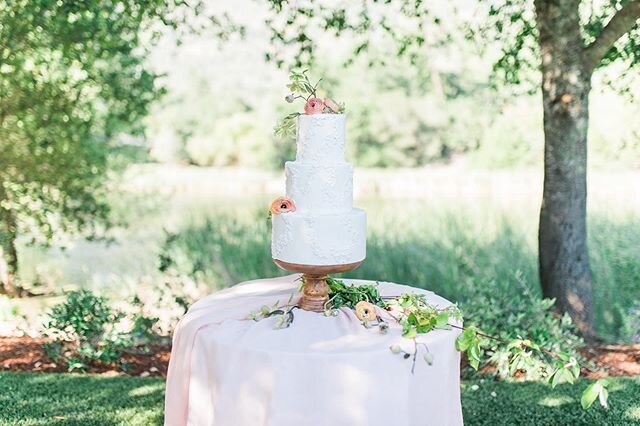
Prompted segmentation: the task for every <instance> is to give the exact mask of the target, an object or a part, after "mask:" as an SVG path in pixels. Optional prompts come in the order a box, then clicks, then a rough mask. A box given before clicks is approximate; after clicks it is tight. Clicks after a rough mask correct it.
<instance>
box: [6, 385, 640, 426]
mask: <svg viewBox="0 0 640 426" xmlns="http://www.w3.org/2000/svg"><path fill="white" fill-rule="evenodd" d="M587 384H588V381H586V380H582V381H581V382H580V383H579V384H578V385H576V386H575V387H572V386H570V385H562V386H559V387H558V388H557V389H555V390H552V389H551V388H550V387H549V386H546V385H544V384H540V383H504V382H489V381H477V380H476V381H466V382H464V384H463V389H462V405H463V410H464V418H465V424H467V425H513V424H517V425H567V424H571V425H616V426H617V425H632V424H640V399H638V397H637V395H638V394H640V378H637V377H636V378H617V379H614V383H613V384H612V385H611V386H610V391H611V394H610V400H611V407H610V409H609V410H604V409H602V408H600V407H592V408H591V409H590V410H589V411H586V412H585V411H582V409H581V408H580V405H579V396H580V394H581V392H582V390H583V389H584V387H586V386H587ZM474 385H477V386H474ZM493 395H495V396H493ZM163 396H164V381H163V380H162V379H157V378H144V379H143V378H137V377H101V376H90V375H73V374H32V373H0V425H3V426H4V425H12V426H13V425H101V426H108V425H155V424H161V422H162V409H163Z"/></svg>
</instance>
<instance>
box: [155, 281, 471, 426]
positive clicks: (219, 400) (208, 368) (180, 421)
mask: <svg viewBox="0 0 640 426" xmlns="http://www.w3.org/2000/svg"><path fill="white" fill-rule="evenodd" d="M345 282H346V283H347V284H362V283H368V284H371V283H372V282H370V281H361V280H350V279H345ZM299 284H300V282H299V275H290V276H286V277H280V278H273V279H263V280H255V281H248V282H245V283H241V284H238V285H236V286H233V287H231V288H228V289H225V290H223V291H220V292H217V293H215V294H212V295H210V296H208V297H206V298H204V299H202V300H200V301H198V302H197V303H195V304H194V305H193V306H192V307H191V308H190V309H189V311H188V312H187V314H186V315H185V316H184V318H183V319H182V320H181V321H180V323H179V324H178V327H177V328H176V331H175V333H174V337H173V348H172V351H171V360H170V363H169V371H168V375H167V388H166V400H165V425H168V426H181V425H215V426H227V425H228V426H262V425H268V426H271V425H273V426H305V425H309V426H322V425H327V426H330V425H331V426H341V425H344V426H359V425H362V426H377V425H384V426H402V425H460V424H462V410H461V406H460V371H459V370H460V355H459V353H458V352H457V351H456V350H455V348H454V341H455V339H456V337H457V336H458V334H459V331H458V330H456V329H453V330H434V331H432V332H430V333H428V334H426V335H422V336H419V337H418V341H419V342H421V343H424V344H426V346H427V347H428V349H429V351H430V352H431V354H432V355H433V363H432V365H429V364H427V363H426V362H425V361H424V359H423V354H424V352H425V349H424V347H423V346H422V345H419V346H418V348H419V352H418V356H417V358H416V359H417V361H416V365H415V370H414V372H413V373H412V371H411V370H412V357H410V358H409V359H405V358H404V357H403V356H402V355H401V354H393V353H392V352H391V351H390V350H389V347H390V346H391V345H400V347H402V349H403V350H405V351H407V352H409V353H413V351H414V342H413V340H410V339H405V338H403V337H402V336H401V329H400V327H399V326H398V325H397V324H395V323H394V322H393V321H390V322H389V325H390V327H389V330H388V332H387V333H386V334H381V333H380V332H379V331H378V329H377V328H370V329H367V328H365V327H363V326H362V324H361V322H360V321H359V320H358V319H357V318H356V317H355V315H354V313H353V311H351V310H350V309H341V310H340V311H339V312H338V315H337V316H325V315H324V314H321V313H320V314H319V313H314V312H307V311H302V310H299V309H296V310H294V314H295V318H294V321H293V323H292V324H291V326H290V327H289V328H285V329H275V328H274V323H275V321H276V319H275V318H267V319H263V320H260V321H253V320H248V319H247V317H248V314H250V313H251V312H252V311H255V310H258V309H260V307H261V306H263V305H269V306H272V305H273V304H274V303H275V302H279V303H280V304H285V303H287V302H288V301H289V300H290V297H291V295H292V294H294V297H296V296H295V295H297V294H298V287H299ZM378 285H379V287H378V288H379V291H380V293H381V294H382V295H383V296H394V295H399V294H401V293H407V292H414V293H418V292H419V293H424V294H425V295H426V298H427V300H428V301H429V303H431V304H433V305H436V306H439V307H445V306H448V305H450V304H451V303H450V302H448V301H447V300H445V299H443V298H442V297H440V296H438V295H436V294H434V293H433V292H429V291H425V290H420V289H417V288H413V287H408V286H404V285H399V284H393V283H386V282H379V283H378ZM294 300H295V299H294Z"/></svg>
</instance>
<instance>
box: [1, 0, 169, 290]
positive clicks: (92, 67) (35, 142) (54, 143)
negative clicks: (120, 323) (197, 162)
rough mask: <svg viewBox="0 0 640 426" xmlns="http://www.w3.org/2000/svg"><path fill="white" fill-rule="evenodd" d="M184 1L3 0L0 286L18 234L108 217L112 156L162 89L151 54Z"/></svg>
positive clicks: (39, 239)
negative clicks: (149, 62)
mask: <svg viewBox="0 0 640 426" xmlns="http://www.w3.org/2000/svg"><path fill="white" fill-rule="evenodd" d="M180 4H181V2H176V3H175V4H174V3H172V2H169V3H167V2H164V1H153V0H151V1H143V2H139V1H118V2H102V1H87V2H61V1H38V2H33V1H27V0H25V1H2V2H0V236H1V238H0V240H1V241H2V256H0V264H2V265H3V266H2V267H0V270H3V274H2V277H1V278H2V285H1V286H0V292H2V293H7V294H10V295H14V296H15V295H19V294H21V293H23V291H22V289H21V288H20V286H19V284H18V283H16V274H17V270H18V251H17V249H16V240H17V238H18V237H19V236H24V237H26V238H28V239H29V240H30V241H31V242H35V243H44V244H48V243H51V242H52V241H53V240H55V239H56V238H57V237H60V236H61V235H68V234H69V233H75V232H82V233H83V234H85V235H88V236H94V235H96V232H98V231H99V230H100V229H101V228H102V227H104V226H105V225H106V224H107V223H108V211H109V207H108V204H107V203H106V200H105V198H104V193H105V187H104V184H105V176H106V171H107V162H108V161H107V153H108V150H109V148H110V146H113V142H114V140H115V138H116V137H117V136H118V135H120V134H123V133H126V134H130V135H135V134H141V132H142V130H143V126H142V122H141V119H142V117H144V116H146V114H147V112H148V109H149V106H150V104H151V102H152V101H154V100H155V99H157V95H158V94H159V93H160V91H159V87H157V86H156V85H155V84H154V81H155V77H156V76H155V74H154V73H153V72H152V71H150V70H149V69H148V67H147V66H146V63H145V58H146V56H147V54H148V50H149V48H150V47H151V44H150V42H151V41H152V40H153V38H154V37H155V36H157V34H158V32H157V31H158V28H154V27H153V25H157V22H160V21H161V22H163V23H164V24H165V25H167V26H172V25H173V26H175V25H176V24H177V22H179V20H180V19H181V18H179V17H178V18H177V19H176V18H172V14H175V13H176V12H177V9H178V5H180Z"/></svg>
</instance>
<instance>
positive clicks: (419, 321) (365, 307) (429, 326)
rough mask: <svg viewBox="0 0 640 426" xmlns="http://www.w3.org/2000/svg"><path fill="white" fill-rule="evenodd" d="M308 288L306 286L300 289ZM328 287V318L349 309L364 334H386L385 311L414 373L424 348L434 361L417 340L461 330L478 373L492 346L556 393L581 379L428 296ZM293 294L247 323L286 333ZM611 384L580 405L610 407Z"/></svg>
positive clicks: (573, 367)
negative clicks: (265, 323)
mask: <svg viewBox="0 0 640 426" xmlns="http://www.w3.org/2000/svg"><path fill="white" fill-rule="evenodd" d="M302 284H304V283H302ZM327 284H328V285H329V300H328V301H327V303H326V304H325V315H326V316H336V315H338V309H340V308H348V309H351V310H353V311H354V312H355V314H356V316H357V317H358V319H360V320H361V321H362V324H363V326H364V327H366V328H373V327H378V329H379V331H380V332H381V333H386V332H387V330H388V328H389V325H388V323H387V322H386V321H385V320H384V319H383V318H382V317H381V316H380V315H378V311H377V310H378V309H383V310H385V311H386V312H387V313H388V314H389V316H390V317H391V318H393V319H394V320H395V321H396V322H397V323H398V324H399V325H400V326H401V327H402V336H403V337H405V338H407V339H411V340H413V344H414V351H413V353H409V352H406V351H404V350H403V349H402V348H401V347H400V346H399V345H392V346H391V347H390V348H389V350H390V351H391V352H392V353H394V354H402V356H403V357H404V358H405V359H409V358H412V367H411V371H412V372H413V371H414V369H415V364H416V359H417V355H418V350H419V348H420V347H424V348H425V354H424V356H423V358H424V360H425V362H426V363H427V364H429V365H431V364H433V355H432V354H431V352H429V348H428V347H427V345H426V344H424V343H421V342H418V341H417V338H418V336H419V335H422V334H426V333H429V332H431V331H432V330H436V329H439V330H450V329H452V328H457V329H459V330H462V332H461V333H460V335H459V336H458V337H457V338H456V342H455V347H456V350H458V351H459V352H463V353H466V355H467V359H468V360H469V365H470V366H471V367H472V368H473V369H474V370H478V368H479V366H480V363H481V362H482V361H483V356H484V355H485V349H486V348H487V347H489V342H490V341H494V342H498V343H499V344H502V345H504V346H506V349H507V352H508V354H509V358H508V366H509V375H510V376H512V377H513V376H516V375H517V374H518V373H522V372H527V371H528V369H531V368H538V369H541V370H542V371H540V373H541V376H542V377H544V378H545V379H546V380H547V382H548V383H549V384H550V385H551V387H552V388H555V387H556V386H557V385H559V384H561V383H574V382H575V380H576V379H577V378H578V377H579V376H580V365H579V363H578V360H577V359H576V358H575V357H573V356H571V355H570V354H568V353H566V352H553V351H549V350H547V349H545V348H543V347H541V346H539V345H538V344H536V343H535V342H533V341H532V340H530V339H523V338H517V339H511V340H504V339H501V338H498V337H495V336H491V335H488V334H485V333H483V332H482V331H481V330H480V329H478V328H477V327H475V326H468V327H462V326H460V325H458V324H460V323H461V322H462V317H463V315H462V312H461V311H460V309H459V308H458V307H457V306H456V305H450V306H448V307H446V308H438V307H436V306H433V305H430V304H429V303H428V302H427V301H426V298H425V295H424V294H416V293H403V294H401V295H399V296H381V295H380V293H379V291H378V288H377V286H375V285H371V284H362V285H347V284H345V283H344V281H342V280H338V279H335V278H331V277H329V278H327ZM292 300H293V294H292V295H291V297H290V298H289V301H288V302H287V303H286V304H284V305H280V304H279V303H278V302H276V303H275V304H274V305H273V306H266V305H265V306H262V307H261V308H260V310H258V311H256V312H252V313H250V314H249V319H252V320H254V321H259V320H261V319H264V318H268V317H276V322H275V328H287V327H289V326H290V325H291V324H292V323H293V320H294V310H295V309H298V308H299V307H298V306H297V305H292V304H291V301H292ZM607 386H608V381H607V380H606V379H599V380H597V381H596V382H594V383H592V384H591V385H589V386H588V387H587V388H586V389H585V390H584V392H583V393H582V398H581V401H580V402H581V405H582V408H583V409H585V410H586V409H588V408H589V407H590V406H591V405H592V404H593V403H594V402H595V400H596V399H598V400H599V402H600V404H601V405H602V406H603V407H605V408H607V407H608V405H607V404H608V402H607V401H608V396H609V392H608V389H607Z"/></svg>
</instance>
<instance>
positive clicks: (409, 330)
mask: <svg viewBox="0 0 640 426" xmlns="http://www.w3.org/2000/svg"><path fill="white" fill-rule="evenodd" d="M417 335H418V331H417V330H416V329H415V327H409V328H407V329H406V330H405V331H404V333H402V337H405V338H407V339H413V338H414V337H416V336H417Z"/></svg>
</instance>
